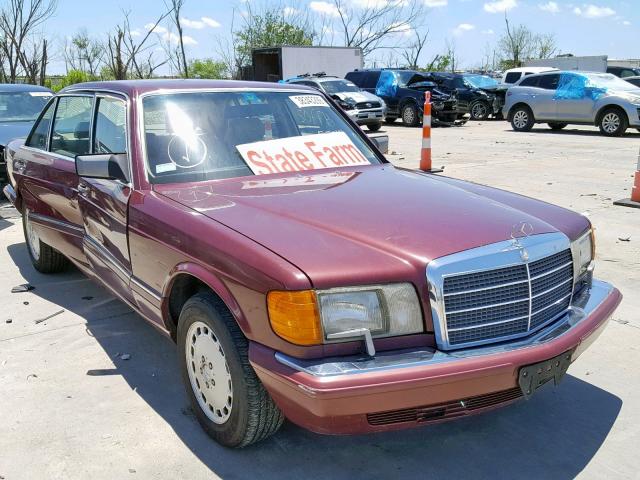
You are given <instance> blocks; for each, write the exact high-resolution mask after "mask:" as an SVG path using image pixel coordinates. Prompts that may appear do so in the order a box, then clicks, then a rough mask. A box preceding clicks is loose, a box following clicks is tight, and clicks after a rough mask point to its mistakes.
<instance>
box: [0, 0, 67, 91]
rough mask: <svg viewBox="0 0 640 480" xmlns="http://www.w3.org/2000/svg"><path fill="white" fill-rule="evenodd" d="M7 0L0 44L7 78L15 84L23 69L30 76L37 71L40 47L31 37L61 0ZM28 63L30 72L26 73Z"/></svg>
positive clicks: (0, 21) (0, 24) (1, 11)
mask: <svg viewBox="0 0 640 480" xmlns="http://www.w3.org/2000/svg"><path fill="white" fill-rule="evenodd" d="M5 1H6V3H5V5H4V6H3V7H2V9H0V33H2V36H3V41H2V42H1V43H0V47H1V48H2V50H3V52H2V53H3V57H4V59H5V62H6V64H7V67H8V75H7V77H8V78H7V79H8V80H9V81H10V82H12V83H13V82H15V81H16V78H17V76H18V73H19V72H20V69H22V70H23V73H25V74H27V76H31V74H32V73H33V68H32V67H33V60H34V53H35V50H34V49H36V48H39V49H40V47H36V46H35V43H34V42H31V44H29V43H30V39H31V37H32V36H33V34H35V33H36V31H37V29H38V27H40V26H41V25H42V24H43V23H44V22H45V21H46V20H47V19H48V18H50V17H51V15H53V13H54V12H55V10H56V6H57V0H5ZM38 43H39V42H38ZM27 49H29V51H27ZM25 65H26V68H27V69H28V70H29V72H26V70H25ZM38 65H39V62H38Z"/></svg>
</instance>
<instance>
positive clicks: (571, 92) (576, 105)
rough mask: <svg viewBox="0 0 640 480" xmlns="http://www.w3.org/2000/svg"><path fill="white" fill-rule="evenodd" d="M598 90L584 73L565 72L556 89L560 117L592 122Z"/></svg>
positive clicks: (571, 120) (568, 119) (565, 119)
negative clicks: (591, 84) (589, 82)
mask: <svg viewBox="0 0 640 480" xmlns="http://www.w3.org/2000/svg"><path fill="white" fill-rule="evenodd" d="M595 95H597V92H596V91H595V90H594V89H593V87H591V86H589V85H588V79H587V77H585V76H584V75H580V74H576V73H563V74H562V75H561V77H560V84H559V86H558V90H557V91H556V108H557V112H558V119H559V120H562V121H569V122H585V123H592V122H593V121H594V120H595V118H594V116H595V115H594V106H595V103H596V102H595V98H597V96H595Z"/></svg>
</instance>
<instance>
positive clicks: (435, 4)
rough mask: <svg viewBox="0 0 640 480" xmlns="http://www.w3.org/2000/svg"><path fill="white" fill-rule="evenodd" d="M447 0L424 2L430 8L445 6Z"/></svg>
mask: <svg viewBox="0 0 640 480" xmlns="http://www.w3.org/2000/svg"><path fill="white" fill-rule="evenodd" d="M447 3H449V2H448V0H424V4H425V5H426V6H427V7H430V8H436V7H446V6H447Z"/></svg>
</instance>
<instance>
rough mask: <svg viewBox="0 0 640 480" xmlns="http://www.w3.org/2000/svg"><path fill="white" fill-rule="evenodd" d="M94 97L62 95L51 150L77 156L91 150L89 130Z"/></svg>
mask: <svg viewBox="0 0 640 480" xmlns="http://www.w3.org/2000/svg"><path fill="white" fill-rule="evenodd" d="M92 107H93V98H92V97H60V98H59V99H58V108H57V109H56V116H55V118H54V120H53V134H52V136H51V149H50V150H51V151H52V152H53V153H57V154H60V155H64V156H65V157H71V158H75V156H76V155H85V154H87V153H89V152H91V147H90V145H89V132H90V130H91V127H90V126H91V109H92Z"/></svg>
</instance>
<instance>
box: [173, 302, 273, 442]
mask: <svg viewBox="0 0 640 480" xmlns="http://www.w3.org/2000/svg"><path fill="white" fill-rule="evenodd" d="M187 345H188V346H187ZM207 347H208V348H207ZM187 355H188V356H189V360H188V359H187ZM205 355H206V356H205ZM178 357H179V358H178V361H179V364H180V369H181V370H182V378H183V381H184V384H185V388H186V390H187V395H188V396H189V400H190V401H191V408H192V409H193V411H194V413H195V415H196V418H197V419H198V422H199V423H200V425H201V426H202V427H203V428H204V430H205V431H206V432H207V433H208V434H209V435H210V436H211V437H212V438H213V439H214V440H215V441H217V442H218V443H219V444H221V445H224V446H226V447H233V448H240V447H245V446H247V445H250V444H252V443H255V442H258V441H260V440H263V439H265V438H266V437H268V436H270V435H272V434H274V433H275V432H276V431H277V430H278V429H279V428H280V426H281V425H282V423H283V421H284V415H283V414H282V412H281V411H280V409H279V408H278V407H277V406H276V404H275V403H274V402H273V400H272V399H271V397H270V396H269V394H268V393H267V391H266V390H265V388H264V386H263V385H262V383H261V382H260V380H259V379H258V377H257V375H256V373H255V371H254V370H253V368H252V367H251V365H250V364H249V342H248V341H247V339H246V338H245V336H244V335H243V334H242V332H241V330H240V328H239V327H238V325H237V323H236V321H235V319H234V318H233V316H232V315H231V313H230V312H229V310H228V309H227V308H226V306H225V305H224V304H223V303H222V302H221V301H220V300H219V299H218V298H217V297H216V296H215V295H214V294H213V293H211V292H202V293H198V294H196V295H194V296H193V297H191V298H190V299H189V300H187V302H186V303H185V305H184V307H183V308H182V312H181V313H180V319H179V322H178ZM214 363H215V368H214ZM223 363H224V364H223ZM221 377H222V381H220V378H221ZM216 379H218V384H217V385H216ZM201 381H202V383H205V385H202V384H201ZM205 394H206V395H209V398H207V397H206V395H205ZM214 400H215V402H214ZM207 407H208V408H207Z"/></svg>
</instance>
